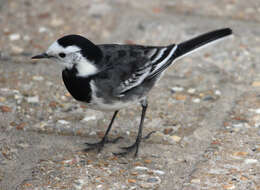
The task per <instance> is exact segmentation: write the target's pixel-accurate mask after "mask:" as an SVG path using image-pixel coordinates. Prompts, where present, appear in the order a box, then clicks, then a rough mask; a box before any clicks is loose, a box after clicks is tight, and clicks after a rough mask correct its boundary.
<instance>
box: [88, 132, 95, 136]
mask: <svg viewBox="0 0 260 190" xmlns="http://www.w3.org/2000/svg"><path fill="white" fill-rule="evenodd" d="M89 135H90V136H96V135H97V132H96V131H91V132H90V133H89Z"/></svg>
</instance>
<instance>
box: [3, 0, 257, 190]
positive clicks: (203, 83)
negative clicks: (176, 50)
mask: <svg viewBox="0 0 260 190" xmlns="http://www.w3.org/2000/svg"><path fill="white" fill-rule="evenodd" d="M259 14H260V2H258V1H255V0H248V1H242V0H241V1H238V0H237V1H235V0H228V1H226V0H218V1H217V0H213V1H205V0H198V1H191V0H189V1H185V2H183V1H180V0H177V1H170V0H165V1H159V0H154V1H149V3H147V1H145V0H139V1H135V0H134V1H126V0H113V1H112V0H111V1H110V0H109V1H103V0H90V1H83V0H79V1H76V2H73V4H72V2H71V1H67V0H66V1H62V2H59V1H51V0H48V1H44V0H37V1H29V0H22V1H7V0H6V1H3V0H1V1H0V28H1V30H0V35H1V38H0V44H1V46H0V47H1V48H0V189H1V190H13V189H24V190H31V189H43V190H45V189H66V190H71V189H72V190H74V189H115V190H117V189H162V190H164V189H167V190H168V189H169V190H172V189H174V190H175V189H176V190H180V189H183V190H199V189H241V190H244V189H250V190H257V189H260V172H259V171H260V74H259V73H260V72H259V71H260V64H259V62H260V46H259V44H260V27H259V24H260V17H259ZM222 27H230V28H232V29H233V31H234V35H233V36H232V37H230V38H226V39H224V40H223V41H220V42H219V43H216V44H214V45H212V46H208V47H207V48H204V49H202V50H200V51H198V52H196V53H194V54H192V55H189V56H187V57H185V58H183V59H181V60H179V61H178V62H176V64H175V65H173V66H171V67H170V68H169V69H168V71H167V72H166V73H165V75H164V77H163V78H162V79H161V81H160V82H159V84H158V86H157V87H156V88H154V89H153V91H152V92H151V93H150V96H149V102H150V103H149V107H148V112H147V118H146V119H145V126H144V134H147V133H149V132H151V131H154V130H155V131H157V132H156V133H155V134H153V135H152V136H151V138H150V139H148V140H146V141H144V142H143V143H142V145H141V147H140V154H139V156H138V157H137V158H133V155H129V156H126V157H115V156H114V155H113V154H112V153H113V152H117V151H120V148H119V147H120V146H125V145H129V144H131V143H132V142H133V141H134V140H135V137H136V134H137V129H138V123H139V120H140V113H141V109H140V106H139V105H136V106H133V107H131V108H129V109H124V110H121V111H120V112H119V117H118V118H117V119H116V121H115V124H114V126H113V129H112V131H111V134H110V136H109V137H110V138H113V137H118V136H123V137H124V139H122V140H120V141H119V142H118V143H117V144H113V145H110V144H108V145H106V146H105V148H104V150H103V151H102V152H100V153H97V152H95V151H91V152H88V153H84V152H82V149H84V148H85V145H84V142H96V141H97V140H99V139H100V138H101V137H102V136H103V134H104V132H105V130H106V127H107V125H108V123H109V121H110V119H111V117H112V113H109V112H98V111H93V110H90V109H88V108H87V107H86V106H85V105H82V104H80V103H79V102H76V101H75V100H73V98H72V97H71V96H70V95H69V94H68V92H67V91H66V89H65V87H64V85H63V82H62V79H61V68H60V66H59V65H56V64H54V63H51V62H48V61H37V62H36V61H32V60H31V59H30V57H31V56H32V55H34V54H37V53H41V52H43V51H44V50H45V49H46V48H47V47H48V46H49V45H50V44H51V43H52V42H53V41H54V40H55V39H57V38H59V37H61V36H62V35H65V34H71V33H77V34H81V35H84V36H86V37H87V38H88V39H90V40H91V41H93V42H95V43H136V44H143V45H167V44H171V43H179V42H182V41H184V40H187V39H189V38H192V37H194V36H196V35H199V34H201V33H204V32H208V31H210V30H214V29H218V28H222Z"/></svg>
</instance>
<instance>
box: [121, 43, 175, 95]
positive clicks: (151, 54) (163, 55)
mask: <svg viewBox="0 0 260 190" xmlns="http://www.w3.org/2000/svg"><path fill="white" fill-rule="evenodd" d="M176 47H177V46H176V45H170V46H167V47H143V49H142V52H141V53H140V54H139V55H137V57H136V60H135V61H136V62H138V61H139V64H138V63H137V64H133V65H137V67H136V68H135V69H134V70H132V71H131V74H130V75H128V77H126V78H125V80H123V81H122V82H121V83H120V84H119V86H118V87H117V88H116V93H117V94H118V96H124V93H125V92H127V91H129V90H131V89H133V88H135V87H136V86H138V85H140V84H141V83H142V82H143V81H144V80H146V79H148V78H149V79H151V78H152V77H154V76H156V75H158V74H160V73H161V70H160V68H161V67H163V66H164V65H165V64H168V63H169V62H171V61H172V59H171V58H172V57H173V54H174V51H175V50H176ZM139 56H141V58H140V57H139ZM132 58H133V57H132ZM132 58H130V60H131V59H132ZM141 60H142V61H141ZM132 63H133V62H132Z"/></svg>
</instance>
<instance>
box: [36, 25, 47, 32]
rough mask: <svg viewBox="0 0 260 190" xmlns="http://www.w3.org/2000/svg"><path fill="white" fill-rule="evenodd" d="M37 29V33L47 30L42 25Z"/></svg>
mask: <svg viewBox="0 0 260 190" xmlns="http://www.w3.org/2000/svg"><path fill="white" fill-rule="evenodd" d="M38 31H39V33H44V32H47V31H48V29H47V28H45V27H43V26H41V27H40V28H39V30H38Z"/></svg>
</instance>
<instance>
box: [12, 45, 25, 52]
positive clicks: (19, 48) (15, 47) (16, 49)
mask: <svg viewBox="0 0 260 190" xmlns="http://www.w3.org/2000/svg"><path fill="white" fill-rule="evenodd" d="M11 48H12V52H13V53H14V54H21V53H23V51H24V50H23V48H21V47H19V46H15V45H12V46H11Z"/></svg>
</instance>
